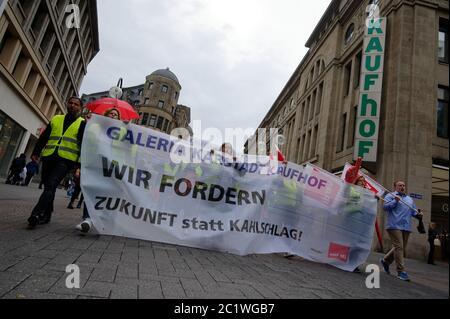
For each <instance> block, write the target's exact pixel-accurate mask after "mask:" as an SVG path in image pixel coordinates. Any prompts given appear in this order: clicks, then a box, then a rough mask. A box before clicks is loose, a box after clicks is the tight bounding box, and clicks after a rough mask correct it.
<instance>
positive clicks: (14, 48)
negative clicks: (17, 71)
mask: <svg viewBox="0 0 450 319" xmlns="http://www.w3.org/2000/svg"><path fill="white" fill-rule="evenodd" d="M21 50H22V44H21V43H20V40H19V39H17V38H9V39H8V40H6V43H5V47H4V48H3V51H2V53H1V54H0V63H2V64H3V66H4V67H5V68H6V69H7V70H8V71H9V73H12V72H13V70H14V66H15V65H16V63H17V60H18V59H19V55H20V52H21Z"/></svg>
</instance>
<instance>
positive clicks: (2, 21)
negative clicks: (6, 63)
mask: <svg viewBox="0 0 450 319" xmlns="http://www.w3.org/2000/svg"><path fill="white" fill-rule="evenodd" d="M8 25H9V22H8V20H6V15H2V16H0V39H2V38H3V37H4V35H5V33H6V30H7V29H8Z"/></svg>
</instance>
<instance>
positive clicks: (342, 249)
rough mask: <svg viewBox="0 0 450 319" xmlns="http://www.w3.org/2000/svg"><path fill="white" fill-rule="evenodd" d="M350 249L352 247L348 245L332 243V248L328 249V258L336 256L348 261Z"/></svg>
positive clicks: (335, 257)
mask: <svg viewBox="0 0 450 319" xmlns="http://www.w3.org/2000/svg"><path fill="white" fill-rule="evenodd" d="M349 250H350V247H348V246H343V245H339V244H336V243H330V248H329V249H328V258H334V259H338V260H342V261H345V262H346V261H347V260H348V251H349Z"/></svg>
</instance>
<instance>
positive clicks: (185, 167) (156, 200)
mask: <svg viewBox="0 0 450 319" xmlns="http://www.w3.org/2000/svg"><path fill="white" fill-rule="evenodd" d="M171 138H172V140H171ZM199 144H200V145H204V143H199ZM81 153H82V154H81V165H82V169H81V187H82V190H83V194H84V196H85V200H86V205H87V208H88V211H89V214H90V216H91V219H92V221H93V224H94V227H95V229H96V230H97V231H98V232H99V233H100V234H105V235H114V236H124V237H130V238H137V239H143V240H150V241H157V242H164V243H169V244H175V245H183V246H189V247H197V248H203V249H210V250H217V251H222V252H228V253H232V254H237V255H247V254H264V253H276V252H287V253H290V254H295V255H298V256H300V257H303V258H305V259H308V260H311V261H315V262H320V263H327V264H331V265H333V266H336V267H338V268H341V269H344V270H348V271H352V270H353V269H354V268H355V267H356V266H358V265H360V264H362V263H364V262H365V261H366V259H367V256H368V255H369V253H370V250H371V246H372V238H373V233H374V223H375V217H376V206H377V203H376V199H375V198H374V196H373V194H372V193H371V192H370V191H368V190H365V189H363V188H360V187H358V186H353V185H350V184H348V183H345V182H344V181H342V180H340V179H339V178H337V177H335V176H333V175H332V174H330V173H328V172H326V171H323V170H321V169H319V168H317V167H315V166H312V165H307V166H306V167H302V166H299V165H296V164H293V163H287V164H286V165H280V166H278V168H277V169H275V170H274V169H273V167H270V169H268V166H270V165H271V164H270V163H271V161H270V160H269V158H266V157H258V160H257V161H252V162H249V161H248V160H249V159H250V158H251V157H250V156H242V157H241V158H237V159H235V160H233V159H232V160H229V159H227V158H225V157H223V156H222V157H218V156H215V155H214V154H213V152H211V150H210V149H203V150H202V149H197V148H196V147H195V145H192V144H190V143H188V142H186V141H183V142H181V141H178V140H174V138H173V137H171V136H169V135H166V134H163V133H160V132H156V131H153V130H151V129H148V128H144V127H141V126H137V125H133V124H128V125H125V124H123V123H122V122H120V121H116V120H112V119H110V118H106V117H102V116H96V115H94V116H93V117H92V119H91V120H90V121H89V123H88V124H87V127H86V132H85V136H84V139H83V146H82V152H81ZM175 155H176V156H175ZM177 156H178V157H180V158H190V161H189V162H188V161H185V162H181V163H178V164H176V163H174V162H173V161H172V159H173V158H177ZM255 158H256V157H255ZM253 159H254V158H253ZM176 162H179V161H176Z"/></svg>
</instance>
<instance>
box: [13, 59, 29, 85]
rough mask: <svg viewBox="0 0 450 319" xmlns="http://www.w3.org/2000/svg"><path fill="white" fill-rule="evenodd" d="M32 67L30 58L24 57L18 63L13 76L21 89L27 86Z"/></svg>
mask: <svg viewBox="0 0 450 319" xmlns="http://www.w3.org/2000/svg"><path fill="white" fill-rule="evenodd" d="M32 66H33V62H31V59H30V58H25V57H23V58H21V59H20V60H19V61H18V62H17V66H16V68H15V70H14V74H13V76H14V78H15V79H16V81H17V82H18V83H19V84H20V86H21V87H23V86H24V85H25V83H26V81H27V79H28V75H29V74H30V71H31V67H32Z"/></svg>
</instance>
